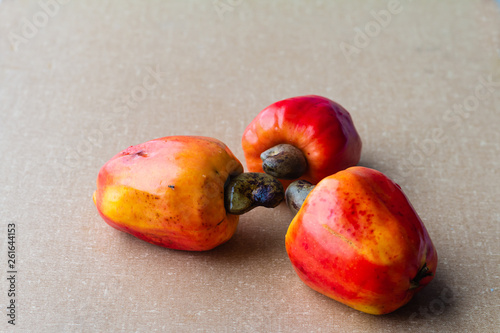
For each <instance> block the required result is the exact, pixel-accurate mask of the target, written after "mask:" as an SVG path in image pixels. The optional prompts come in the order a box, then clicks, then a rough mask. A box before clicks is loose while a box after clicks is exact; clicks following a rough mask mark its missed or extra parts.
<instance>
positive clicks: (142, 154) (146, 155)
mask: <svg viewBox="0 0 500 333" xmlns="http://www.w3.org/2000/svg"><path fill="white" fill-rule="evenodd" d="M135 154H136V155H137V156H141V157H148V154H147V153H146V152H145V151H144V150H142V149H141V150H139V151H138V152H136V153H135Z"/></svg>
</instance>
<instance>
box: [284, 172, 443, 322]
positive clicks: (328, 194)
mask: <svg viewBox="0 0 500 333" xmlns="http://www.w3.org/2000/svg"><path fill="white" fill-rule="evenodd" d="M311 188H312V185H310V184H309V185H307V183H305V182H302V181H297V182H296V183H294V184H292V185H290V187H289V188H288V189H287V193H286V199H287V203H288V205H289V206H290V207H291V208H292V210H293V209H294V208H299V210H298V213H297V214H296V216H295V217H294V219H293V221H292V222H291V224H290V226H289V229H288V232H287V234H286V250H287V253H288V256H289V258H290V261H291V263H292V265H293V267H294V269H295V271H296V272H297V274H298V276H299V277H300V279H301V280H302V281H303V282H304V283H305V284H306V285H308V286H309V287H311V288H312V289H314V290H316V291H318V292H320V293H322V294H324V295H326V296H328V297H331V298H333V299H335V300H337V301H339V302H341V303H343V304H346V305H348V306H350V307H352V308H354V309H357V310H360V311H363V312H366V313H371V314H385V313H389V312H392V311H394V310H396V309H398V308H399V307H401V306H403V305H404V304H406V303H407V302H408V301H409V300H410V299H411V298H412V297H413V295H414V294H415V293H416V292H418V291H419V290H421V289H422V288H423V287H424V286H425V285H427V284H428V283H429V282H430V281H431V280H432V279H433V278H434V276H435V272H436V266H437V253H436V249H435V248H434V245H433V244H432V241H431V238H430V237H429V234H428V233H427V230H426V229H425V226H424V224H423V223H422V221H421V220H420V218H419V216H418V215H417V213H416V212H415V210H414V209H413V207H412V205H411V204H410V202H409V201H408V199H407V197H406V196H405V195H404V193H403V192H402V190H401V188H400V187H399V185H397V184H396V183H394V182H392V181H391V180H390V179H389V178H387V177H386V176H385V175H384V174H382V173H380V172H378V171H375V170H373V169H369V168H364V167H351V168H348V169H346V170H344V171H340V172H338V173H336V174H334V175H332V176H329V177H327V178H325V179H323V180H322V181H321V182H319V183H318V184H317V185H316V186H315V187H313V189H312V190H311ZM308 191H310V192H309V193H308ZM307 193H308V194H307ZM304 198H305V201H304ZM301 201H303V203H302V202H301Z"/></svg>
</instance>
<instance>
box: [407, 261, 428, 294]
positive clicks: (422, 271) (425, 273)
mask: <svg viewBox="0 0 500 333" xmlns="http://www.w3.org/2000/svg"><path fill="white" fill-rule="evenodd" d="M427 276H432V272H431V271H430V270H429V267H427V263H424V265H423V266H422V268H420V270H419V271H418V272H417V275H415V277H414V278H413V280H411V281H410V290H412V289H417V288H418V287H420V280H422V279H423V278H425V277H427Z"/></svg>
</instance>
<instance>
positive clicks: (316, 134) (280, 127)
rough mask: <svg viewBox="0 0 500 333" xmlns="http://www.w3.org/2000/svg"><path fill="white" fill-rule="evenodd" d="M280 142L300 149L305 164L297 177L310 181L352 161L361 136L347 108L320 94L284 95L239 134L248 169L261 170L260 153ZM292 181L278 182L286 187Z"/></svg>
mask: <svg viewBox="0 0 500 333" xmlns="http://www.w3.org/2000/svg"><path fill="white" fill-rule="evenodd" d="M283 143H286V144H291V145H294V146H295V147H297V148H299V149H300V150H302V152H303V153H304V156H305V157H306V159H307V163H308V168H307V170H306V173H305V174H304V175H303V176H301V177H300V179H304V180H307V181H309V182H310V183H312V184H317V183H318V182H319V181H320V180H321V179H323V178H325V177H327V176H329V175H331V174H334V173H335V172H337V171H340V170H343V169H346V168H348V167H351V166H354V165H356V164H357V163H358V162H359V159H360V156H361V146H362V143H361V139H360V137H359V135H358V132H357V131H356V128H355V127H354V124H353V122H352V119H351V116H350V114H349V112H347V111H346V110H345V109H344V108H343V107H342V106H341V105H339V104H337V103H335V102H334V101H332V100H329V99H328V98H325V97H321V96H315V95H309V96H300V97H294V98H289V99H285V100H282V101H279V102H276V103H274V104H272V105H270V106H268V107H266V108H265V109H264V110H262V111H261V112H260V113H259V114H258V115H257V116H256V117H255V118H254V120H253V121H252V122H251V123H250V124H249V125H248V127H247V128H246V130H245V131H244V133H243V138H242V146H243V151H244V153H245V160H246V164H247V168H248V170H249V171H251V172H264V171H263V169H262V160H261V159H260V154H261V153H262V152H264V151H266V150H267V149H269V148H272V147H274V146H276V145H278V144H283ZM292 181H293V180H282V181H281V182H282V184H283V186H284V187H285V188H286V187H287V186H288V185H289V184H290V183H291V182H292Z"/></svg>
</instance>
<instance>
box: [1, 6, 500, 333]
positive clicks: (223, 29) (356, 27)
mask: <svg viewBox="0 0 500 333" xmlns="http://www.w3.org/2000/svg"><path fill="white" fill-rule="evenodd" d="M498 10H499V6H498V3H496V2H494V1H492V0H477V1H466V0H458V1H439V2H438V1H430V0H429V1H410V0H401V1H395V0H380V1H379V0H373V1H347V0H343V1H323V0H312V1H263V0H258V1H251V0H208V1H201V0H200V1H181V0H179V1H160V0H156V1H132V0H127V1H120V0H111V1H95V0H92V1H67V0H65V1H62V0H40V1H28V0H26V1H24V0H23V1H14V0H3V1H0V144H1V147H3V148H2V154H1V163H0V185H1V189H2V192H1V193H2V195H1V196H0V209H1V213H2V218H1V228H0V239H1V241H0V244H1V252H2V253H0V258H3V259H2V260H0V272H1V274H0V279H1V281H2V282H1V283H0V309H1V310H0V313H1V314H2V315H1V316H0V331H2V332H7V331H11V330H15V331H19V332H402V331H408V332H494V331H496V332H499V326H500V320H499V316H500V308H499V305H500V298H499V288H500V285H499V275H500V271H499V264H500V260H499V254H500V245H499V244H500V240H499V235H500V233H499V224H500V208H499V207H500V204H499V195H500V190H499V188H500V181H499V179H500V134H499V133H500V131H499V126H500V115H499V114H500V58H499V52H500V39H499V38H500V14H499V11H498ZM146 88H147V89H146ZM306 94H317V95H322V96H325V97H328V98H330V99H333V100H335V101H337V102H338V103H340V104H342V105H343V106H344V107H345V108H346V109H347V110H349V112H350V113H351V116H352V118H353V120H354V122H355V124H356V127H357V129H358V132H359V133H360V135H361V137H362V140H363V151H362V157H361V161H360V165H363V166H367V167H371V168H374V169H377V170H379V171H382V172H383V173H385V174H386V175H387V176H389V177H390V178H392V179H393V180H395V181H396V182H397V183H398V184H400V185H401V187H402V188H403V190H404V192H405V193H406V195H407V196H408V197H409V199H410V200H411V202H412V204H413V206H414V207H415V209H416V211H417V212H418V213H419V215H420V217H421V218H422V220H423V222H424V223H425V225H426V227H427V229H428V231H429V234H430V236H431V238H432V240H433V242H434V244H435V246H436V249H437V252H438V254H439V265H438V269H437V274H436V277H435V279H434V280H433V281H432V282H431V284H430V285H429V286H427V287H426V288H425V289H423V290H422V291H421V292H420V293H419V294H417V295H416V296H415V297H414V299H413V300H412V301H411V302H410V303H409V304H407V305H406V306H404V307H403V308H401V309H399V310H397V311H396V312H394V313H391V314H388V315H384V316H373V315H368V314H365V313H362V312H359V311H356V310H353V309H351V308H349V307H347V306H345V305H342V304H340V303H338V302H336V301H334V300H331V299H330V298H327V297H325V296H323V295H321V294H319V293H317V292H315V291H313V290H312V289H310V288H308V287H307V286H306V285H305V284H303V283H302V282H301V280H300V279H299V278H298V276H297V275H296V274H295V271H294V270H293V267H292V265H291V264H290V261H289V259H288V256H287V253H286V251H285V246H284V244H285V233H286V231H287V227H288V225H289V223H290V221H291V219H292V214H291V213H290V212H289V211H288V210H287V207H286V206H285V205H284V204H281V205H280V206H279V207H278V208H276V209H266V208H257V209H255V210H253V211H251V212H249V213H248V214H246V215H243V216H242V217H241V218H240V223H239V225H238V229H237V232H236V234H235V235H234V236H233V238H232V239H231V240H230V241H229V242H227V243H226V244H224V245H222V246H220V247H218V248H216V249H215V250H212V251H208V252H196V253H193V252H185V251H175V250H169V249H165V248H162V247H159V246H154V245H151V244H149V243H146V242H144V241H141V240H139V239H137V238H135V237H132V236H130V235H128V234H125V233H122V232H119V231H117V230H115V229H113V228H111V227H110V226H108V225H107V224H106V223H104V221H103V220H102V219H101V217H100V216H99V214H98V212H97V210H96V208H95V206H94V204H93V202H92V193H93V191H94V190H95V187H96V176H97V173H98V171H99V168H100V167H101V166H102V165H103V164H104V163H105V162H106V161H107V160H108V159H110V158H111V157H112V156H113V155H115V154H116V153H118V152H119V151H121V150H123V149H125V148H127V147H128V146H131V145H135V144H138V143H141V142H145V141H148V140H151V139H154V138H159V137H163V136H169V135H181V134H182V135H203V136H210V137H215V138H218V139H220V140H222V141H223V142H225V143H226V144H227V145H228V146H229V147H230V148H231V150H232V151H233V152H234V154H235V155H236V156H237V157H238V159H240V161H241V162H242V163H243V164H244V165H245V161H244V157H243V150H242V147H241V135H242V133H243V130H244V129H245V127H246V126H247V125H248V123H249V122H250V121H251V120H252V119H253V118H254V117H255V116H256V115H257V114H258V112H259V111H260V110H262V109H263V108H264V107H266V106H268V105H269V104H271V103H273V102H276V101H278V100H281V99H285V98H288V97H292V96H300V95H306ZM12 228H13V229H15V236H14V237H15V251H13V252H11V253H13V256H14V257H15V264H14V265H13V266H12V267H11V266H9V265H10V264H9V262H8V255H9V252H8V245H9V239H8V236H9V235H8V234H9V232H8V231H9V229H12ZM12 239H13V237H11V241H12ZM11 271H14V273H11ZM12 292H14V294H15V295H12V294H11V293H12ZM12 302H13V303H12ZM10 304H14V305H15V310H13V311H11V310H12V307H11V309H9V308H8V306H10ZM12 313H13V314H14V318H15V319H14V323H15V326H13V325H12V324H11V323H9V320H11V317H9V314H12Z"/></svg>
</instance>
